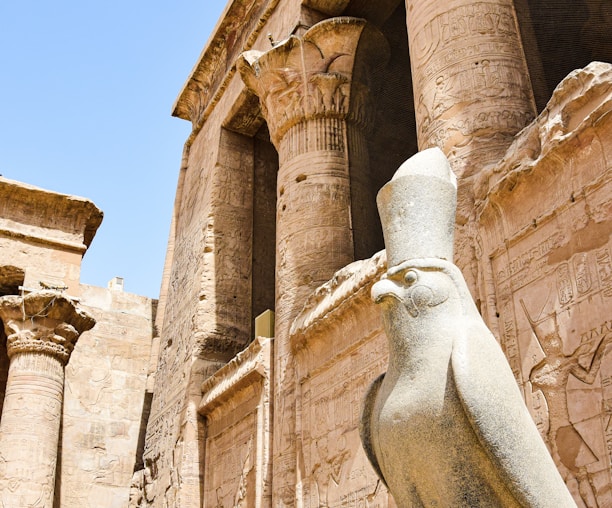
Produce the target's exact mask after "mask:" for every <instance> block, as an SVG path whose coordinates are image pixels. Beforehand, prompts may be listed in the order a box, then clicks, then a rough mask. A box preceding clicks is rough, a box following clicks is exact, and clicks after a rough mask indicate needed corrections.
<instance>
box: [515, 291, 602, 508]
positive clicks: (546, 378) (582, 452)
mask: <svg viewBox="0 0 612 508" xmlns="http://www.w3.org/2000/svg"><path fill="white" fill-rule="evenodd" d="M520 303H521V305H522V307H523V311H524V312H525V315H526V316H527V319H528V321H529V324H530V326H531V329H532V330H533V333H534V335H535V337H536V339H537V341H538V343H539V344H540V347H541V348H542V351H544V354H545V357H544V358H543V359H542V360H541V361H540V362H539V363H537V364H536V365H534V366H533V368H532V369H531V371H530V373H529V381H530V382H531V386H532V391H534V392H535V391H537V390H540V391H541V392H542V394H543V395H544V398H545V399H546V403H547V405H548V418H549V425H548V430H547V432H546V435H547V439H548V444H549V446H550V450H551V453H552V456H553V458H554V459H555V462H556V463H557V466H558V467H559V469H560V471H561V473H562V475H563V477H564V479H565V481H566V482H567V481H569V480H575V481H576V482H577V484H578V490H579V492H580V497H581V498H582V500H583V501H584V503H585V505H586V506H588V507H589V508H591V507H594V508H597V507H599V504H598V502H597V497H596V494H595V493H596V489H595V486H594V483H593V479H592V477H591V475H590V474H589V471H588V469H587V466H588V465H589V464H593V463H595V462H598V461H599V458H598V457H597V456H596V455H595V453H594V452H593V450H592V449H591V448H590V447H589V445H588V444H587V443H586V441H585V440H584V439H583V437H582V436H581V435H580V433H579V432H578V430H577V429H576V427H575V426H574V425H573V424H572V423H571V421H570V415H569V410H568V403H567V384H568V381H569V379H570V376H573V377H575V378H576V379H578V380H580V381H582V382H583V383H586V384H593V382H594V381H595V378H596V376H597V374H598V373H599V367H600V365H601V360H602V358H603V354H604V353H605V350H606V346H607V345H608V344H610V342H612V332H608V333H605V334H603V335H602V336H601V337H600V339H599V342H598V344H597V345H596V347H595V351H594V352H592V357H591V360H590V362H589V364H588V365H587V366H586V367H584V366H583V365H581V364H580V363H579V361H578V360H579V358H580V357H581V356H583V355H585V354H588V353H589V352H591V350H592V347H593V344H592V343H590V342H583V343H582V344H580V345H579V346H578V347H577V348H576V350H575V351H574V352H573V353H571V354H566V353H564V351H563V339H562V338H561V334H560V327H559V323H558V319H557V315H556V314H555V313H552V314H550V315H547V316H545V317H544V318H542V319H539V320H534V319H533V318H532V316H531V315H530V314H529V312H528V311H527V308H526V306H525V303H524V302H523V300H521V301H520Z"/></svg>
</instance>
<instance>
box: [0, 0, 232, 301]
mask: <svg viewBox="0 0 612 508" xmlns="http://www.w3.org/2000/svg"><path fill="white" fill-rule="evenodd" d="M226 3H227V0H199V1H196V0H193V1H191V0H174V1H162V0H152V1H144V0H121V1H120V0H106V1H104V2H101V1H98V2H93V1H87V0H86V1H83V0H80V1H76V0H59V1H56V2H49V1H42V0H39V1H34V0H19V1H6V2H1V3H0V174H2V175H3V176H5V177H6V178H10V179H13V180H19V181H23V182H27V183H29V184H32V185H36V186H39V187H43V188H46V189H50V190H54V191H58V192H63V193H66V194H75V195H78V196H82V197H85V198H88V199H91V200H92V201H93V202H94V203H95V204H96V205H97V206H98V207H99V208H101V209H102V210H103V211H104V215H105V216H104V221H103V222H102V225H101V226H100V229H99V230H98V233H97V235H96V237H95V238H94V241H93V243H92V245H91V247H90V249H89V250H88V251H87V253H86V254H85V258H84V260H83V269H82V273H81V281H82V282H84V283H86V284H93V285H96V286H106V284H107V282H108V281H109V280H110V279H111V278H113V277H114V276H121V277H124V278H125V290H126V291H129V292H132V293H137V294H142V295H146V296H150V297H154V298H157V296H158V294H159V286H160V283H161V274H162V269H163V262H164V256H165V250H166V243H167V240H168V233H169V228H170V218H171V213H172V206H173V202H174V193H175V189H176V182H177V178H178V171H179V167H180V162H181V153H182V149H183V143H184V142H185V140H186V139H187V136H188V135H189V132H190V130H191V125H190V123H188V122H186V121H184V120H180V119H177V118H173V117H171V115H170V113H171V109H172V105H173V103H174V100H175V99H176V97H177V95H178V93H179V91H180V90H181V87H182V86H183V84H184V82H185V80H186V79H187V77H188V75H189V73H190V72H191V69H192V68H193V66H194V65H195V63H196V61H197V59H198V56H199V54H200V52H201V51H202V49H203V48H204V45H205V43H206V41H207V40H208V37H209V35H210V34H211V32H212V29H213V28H214V26H215V24H216V23H217V20H218V18H219V16H220V14H221V12H222V11H223V9H224V8H225V5H226Z"/></svg>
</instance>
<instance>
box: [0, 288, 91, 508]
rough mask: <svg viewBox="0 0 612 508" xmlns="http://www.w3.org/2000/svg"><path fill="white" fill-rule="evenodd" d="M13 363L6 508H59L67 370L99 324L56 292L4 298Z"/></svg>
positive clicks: (4, 465) (5, 416)
mask: <svg viewBox="0 0 612 508" xmlns="http://www.w3.org/2000/svg"><path fill="white" fill-rule="evenodd" d="M0 319H2V322H3V323H4V329H5V331H6V335H7V350H8V356H9V358H10V365H9V373H8V380H7V384H6V395H5V398H4V407H3V409H2V420H0V504H2V506H39V507H48V508H51V507H52V506H53V492H54V487H55V468H56V462H57V453H58V442H59V431H60V422H61V417H62V399H63V392H64V367H65V365H66V363H67V362H68V359H69V358H70V354H71V352H72V350H73V349H74V344H75V342H76V341H77V339H78V337H79V335H80V334H81V333H82V332H83V331H86V330H89V329H90V328H92V327H93V325H94V324H95V321H94V319H93V318H92V317H91V316H89V315H88V314H86V313H85V312H83V311H80V310H77V309H76V307H75V305H74V303H73V301H72V300H70V299H68V298H66V297H65V296H62V295H61V294H58V293H56V292H52V291H37V292H33V293H30V294H28V295H26V296H23V297H20V296H4V297H1V298H0Z"/></svg>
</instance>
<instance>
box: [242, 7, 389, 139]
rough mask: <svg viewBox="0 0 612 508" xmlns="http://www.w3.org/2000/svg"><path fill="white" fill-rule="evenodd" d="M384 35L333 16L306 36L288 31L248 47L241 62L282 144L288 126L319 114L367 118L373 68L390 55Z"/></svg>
mask: <svg viewBox="0 0 612 508" xmlns="http://www.w3.org/2000/svg"><path fill="white" fill-rule="evenodd" d="M388 55H389V48H388V45H387V42H386V40H385V38H384V36H383V35H382V34H381V33H380V32H379V31H378V30H377V29H376V28H374V27H373V26H372V25H369V24H368V23H367V22H366V21H365V20H363V19H358V18H350V17H338V18H330V19H327V20H324V21H321V22H320V23H317V24H316V25H314V26H313V27H312V28H310V29H309V30H308V31H307V32H306V33H305V34H304V35H303V36H302V37H298V36H295V35H292V36H290V37H289V38H288V39H285V40H283V41H281V42H279V43H275V45H274V47H273V48H272V49H271V50H269V51H266V52H261V51H247V52H245V53H243V54H242V55H241V56H240V58H239V59H238V62H237V67H238V70H239V71H240V74H241V76H242V79H243V81H244V82H245V84H246V85H247V87H248V88H249V89H250V90H251V91H253V92H254V93H255V94H256V95H258V96H259V99H260V104H261V108H262V112H263V115H264V117H265V118H266V120H267V122H268V128H269V130H270V136H271V138H272V141H273V143H274V144H275V145H276V146H277V147H278V146H279V142H280V140H282V139H283V137H284V135H285V134H286V133H287V131H288V130H289V129H290V128H291V127H293V126H294V125H297V124H299V123H302V122H305V121H308V120H312V119H317V118H340V119H344V120H351V121H354V122H356V123H358V124H362V125H365V124H367V123H368V112H369V109H370V108H368V106H367V102H368V95H369V91H370V86H371V85H370V83H371V77H372V73H373V72H375V69H376V68H377V67H379V66H380V65H385V64H386V62H387V60H388Z"/></svg>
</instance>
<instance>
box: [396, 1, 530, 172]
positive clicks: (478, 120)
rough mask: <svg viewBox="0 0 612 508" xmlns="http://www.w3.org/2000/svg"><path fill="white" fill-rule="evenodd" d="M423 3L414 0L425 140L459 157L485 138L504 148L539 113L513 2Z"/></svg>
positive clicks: (418, 100) (415, 60)
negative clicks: (432, 4)
mask: <svg viewBox="0 0 612 508" xmlns="http://www.w3.org/2000/svg"><path fill="white" fill-rule="evenodd" d="M415 4H419V2H414V1H411V2H407V5H408V7H409V14H408V33H409V38H410V53H411V60H412V76H413V82H414V89H415V104H416V110H417V116H418V121H417V125H418V129H419V132H418V137H419V147H420V148H421V149H423V148H427V147H430V146H439V147H440V148H442V149H443V151H444V152H445V153H447V154H449V156H450V157H451V158H452V157H455V156H458V155H459V154H462V153H463V152H465V151H466V150H467V149H468V148H469V145H470V144H471V143H479V142H480V140H481V139H485V140H487V143H488V144H489V145H490V146H489V149H490V150H491V149H492V150H493V152H495V153H497V154H498V155H501V153H503V149H504V148H505V146H507V145H508V144H509V142H510V140H511V137H512V136H513V135H514V134H515V133H516V132H518V131H519V130H520V129H522V128H523V127H524V126H525V125H526V124H527V123H528V122H529V121H530V120H532V119H533V117H534V113H535V109H534V105H533V98H532V93H531V85H530V82H529V77H528V74H527V69H526V64H525V62H524V55H523V51H522V47H521V42H520V37H519V33H518V27H517V24H516V20H515V14H514V7H513V5H512V3H511V2H502V1H496V2H476V3H467V2H460V1H453V2H449V3H446V4H439V6H437V7H435V8H432V7H431V6H427V7H426V6H425V4H423V5H415ZM504 139H507V140H508V141H505V142H504V141H503V140H504ZM500 141H501V146H500V147H498V146H497V145H500ZM464 147H467V148H464ZM472 148H475V146H473V147H472ZM500 148H501V150H502V151H500ZM481 157H482V155H481ZM494 160H495V158H491V159H490V160H489V162H493V161H494ZM483 163H486V161H479V164H483ZM464 171H474V169H473V168H469V167H464V166H461V171H460V175H463V173H464Z"/></svg>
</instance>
